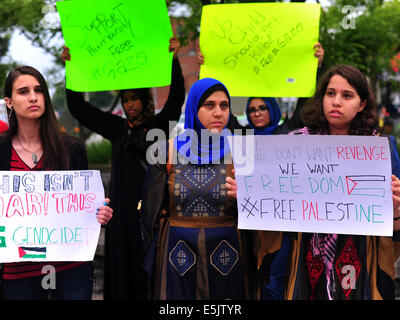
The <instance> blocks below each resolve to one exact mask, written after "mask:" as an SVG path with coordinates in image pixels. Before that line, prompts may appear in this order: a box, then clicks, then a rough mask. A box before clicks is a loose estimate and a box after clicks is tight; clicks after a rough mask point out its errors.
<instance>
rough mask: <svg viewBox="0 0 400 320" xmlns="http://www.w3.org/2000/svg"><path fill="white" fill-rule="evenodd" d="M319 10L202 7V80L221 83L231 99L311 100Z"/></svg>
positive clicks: (305, 7)
mask: <svg viewBox="0 0 400 320" xmlns="http://www.w3.org/2000/svg"><path fill="white" fill-rule="evenodd" d="M320 10H321V8H320V5H319V4H308V3H307V4H306V3H240V4H218V5H207V6H204V7H203V11H202V16H201V25H200V49H201V52H202V54H203V56H204V64H203V65H202V66H201V69H200V78H205V77H211V78H215V79H218V80H220V81H221V82H223V83H224V84H225V85H226V87H227V88H228V90H229V93H230V94H231V95H232V96H258V97H260V96H261V97H309V96H311V95H312V94H313V93H314V90H315V82H316V72H317V65H318V59H317V58H315V57H314V49H313V46H314V45H315V44H316V43H317V42H318V38H319V16H320Z"/></svg>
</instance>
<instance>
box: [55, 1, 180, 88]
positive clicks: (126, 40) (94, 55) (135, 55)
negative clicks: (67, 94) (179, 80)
mask: <svg viewBox="0 0 400 320" xmlns="http://www.w3.org/2000/svg"><path fill="white" fill-rule="evenodd" d="M57 10H58V13H59V15H60V19H61V27H62V31H63V37H64V40H65V45H66V46H67V47H69V49H70V53H71V61H67V62H66V66H65V67H66V82H67V83H66V87H67V88H68V89H71V90H75V91H102V90H103V91H104V90H120V89H131V88H143V87H156V86H166V85H169V84H170V82H171V68H172V53H170V52H168V46H169V39H170V38H171V37H172V35H173V33H172V28H171V22H170V20H169V16H168V10H167V6H166V3H165V1H163V0H146V1H131V0H97V1H93V0H89V1H58V2H57Z"/></svg>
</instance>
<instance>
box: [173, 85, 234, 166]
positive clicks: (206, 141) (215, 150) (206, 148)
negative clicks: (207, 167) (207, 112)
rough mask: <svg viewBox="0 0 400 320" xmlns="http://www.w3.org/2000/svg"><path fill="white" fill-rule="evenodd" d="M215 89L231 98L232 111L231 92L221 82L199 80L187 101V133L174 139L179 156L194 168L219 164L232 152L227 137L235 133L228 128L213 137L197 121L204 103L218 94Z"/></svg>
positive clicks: (193, 86)
mask: <svg viewBox="0 0 400 320" xmlns="http://www.w3.org/2000/svg"><path fill="white" fill-rule="evenodd" d="M213 87H218V88H219V89H217V90H221V89H222V90H223V91H225V93H226V94H227V96H228V98H229V111H230V108H231V98H230V95H229V92H228V90H227V89H226V87H225V86H224V85H223V84H222V83H221V82H220V81H218V80H215V79H212V78H204V79H201V80H198V81H196V82H195V83H194V84H193V85H192V87H191V88H190V91H189V95H188V98H187V101H186V107H185V131H184V132H183V133H182V134H180V135H178V136H177V137H176V138H175V139H174V147H175V149H176V150H178V153H179V155H180V156H183V157H184V158H186V159H187V160H188V161H189V162H190V163H192V164H208V163H219V162H220V160H221V159H223V158H224V156H225V155H226V154H228V153H229V152H230V149H229V144H228V140H227V138H226V137H227V136H228V135H230V134H231V133H230V131H229V130H228V129H226V126H225V127H224V129H223V130H222V131H221V132H220V133H219V134H211V133H209V132H208V130H206V129H205V127H204V126H203V125H202V123H201V122H200V120H199V118H198V117H197V112H198V109H199V107H200V103H202V102H204V101H205V99H207V98H208V97H209V96H210V95H211V94H212V93H213V92H214V91H217V90H213ZM203 95H204V96H203ZM229 114H230V112H229ZM228 120H229V119H228ZM195 134H196V135H195ZM201 137H203V139H202V138H201ZM210 139H211V143H210ZM221 162H222V161H221Z"/></svg>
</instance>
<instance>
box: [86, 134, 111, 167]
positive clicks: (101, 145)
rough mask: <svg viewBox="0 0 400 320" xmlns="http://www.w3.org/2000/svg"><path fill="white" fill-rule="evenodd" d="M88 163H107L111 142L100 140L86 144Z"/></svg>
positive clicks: (109, 158)
mask: <svg viewBox="0 0 400 320" xmlns="http://www.w3.org/2000/svg"><path fill="white" fill-rule="evenodd" d="M86 151H87V156H88V161H89V164H109V163H110V162H111V142H110V141H108V140H102V141H100V142H92V143H90V144H89V145H87V146H86Z"/></svg>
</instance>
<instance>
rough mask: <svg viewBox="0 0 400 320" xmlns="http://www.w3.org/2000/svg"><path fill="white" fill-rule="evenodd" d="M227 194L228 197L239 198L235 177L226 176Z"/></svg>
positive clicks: (233, 170) (233, 171)
mask: <svg viewBox="0 0 400 320" xmlns="http://www.w3.org/2000/svg"><path fill="white" fill-rule="evenodd" d="M232 173H233V176H235V169H232ZM225 188H226V194H227V195H228V197H232V198H235V199H236V198H237V184H236V180H235V178H231V177H226V179H225Z"/></svg>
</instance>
